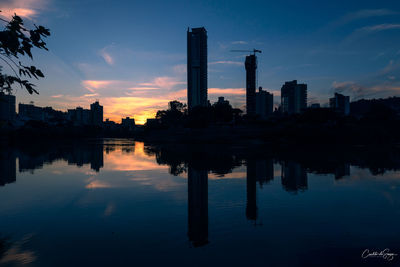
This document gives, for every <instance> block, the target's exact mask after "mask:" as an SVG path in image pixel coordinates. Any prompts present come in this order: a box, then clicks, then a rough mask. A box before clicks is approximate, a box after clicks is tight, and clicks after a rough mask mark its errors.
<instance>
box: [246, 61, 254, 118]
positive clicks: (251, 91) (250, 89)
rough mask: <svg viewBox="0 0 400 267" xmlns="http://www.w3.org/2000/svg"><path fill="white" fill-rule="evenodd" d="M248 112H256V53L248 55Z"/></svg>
mask: <svg viewBox="0 0 400 267" xmlns="http://www.w3.org/2000/svg"><path fill="white" fill-rule="evenodd" d="M245 67H246V113H247V115H255V114H256V86H257V85H256V70H257V57H256V55H250V56H246V61H245Z"/></svg>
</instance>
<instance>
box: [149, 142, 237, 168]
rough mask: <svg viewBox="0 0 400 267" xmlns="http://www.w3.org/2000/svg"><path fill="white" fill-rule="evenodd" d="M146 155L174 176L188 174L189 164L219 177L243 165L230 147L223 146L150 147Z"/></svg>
mask: <svg viewBox="0 0 400 267" xmlns="http://www.w3.org/2000/svg"><path fill="white" fill-rule="evenodd" d="M145 153H146V154H147V155H150V156H155V158H156V161H157V163H158V164H160V165H168V166H169V167H170V173H171V174H173V175H179V174H181V173H183V172H187V171H188V170H187V169H188V164H190V165H191V166H193V168H196V169H204V170H206V171H211V172H213V173H215V174H217V175H224V174H227V173H230V172H232V170H233V169H234V168H235V167H238V166H240V165H241V164H242V162H241V161H242V160H241V159H239V158H238V157H237V155H235V154H234V153H232V152H231V151H230V150H229V147H221V146H198V145H171V146H148V147H145Z"/></svg>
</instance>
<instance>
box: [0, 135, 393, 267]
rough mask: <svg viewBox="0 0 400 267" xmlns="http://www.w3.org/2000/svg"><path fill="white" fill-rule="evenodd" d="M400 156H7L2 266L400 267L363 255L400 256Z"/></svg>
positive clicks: (130, 149)
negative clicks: (382, 253) (391, 254)
mask: <svg viewBox="0 0 400 267" xmlns="http://www.w3.org/2000/svg"><path fill="white" fill-rule="evenodd" d="M321 151H325V152H324V153H322V152H321ZM399 155H400V154H399V153H398V152H397V151H389V150H382V151H379V152H377V151H375V150H372V151H371V150H368V149H365V148H363V149H361V148H359V149H355V150H351V151H347V150H341V149H337V150H335V151H329V150H328V151H326V149H325V150H324V149H321V150H316V151H309V150H308V149H307V148H299V149H292V148H286V149H276V148H273V149H272V148H271V149H270V148H268V147H264V146H259V145H253V146H251V147H245V146H222V145H209V146H206V145H170V146H151V145H145V144H143V143H140V142H133V141H130V140H121V139H108V140H97V141H91V142H84V143H83V142H80V143H60V144H52V145H43V144H33V145H30V146H26V145H21V146H15V147H9V146H3V147H2V148H1V152H0V170H1V174H0V185H1V186H0V265H2V266H3V265H4V266H22V265H23V266H344V265H350V266H356V265H365V264H367V265H380V266H386V265H388V266H390V265H396V264H397V265H398V264H399V263H400V261H399V259H400V256H399V255H394V256H393V259H392V260H391V259H390V258H387V257H386V258H382V257H372V256H369V257H366V258H364V259H363V257H362V253H363V252H364V251H365V250H366V249H368V250H369V251H370V253H372V252H373V251H377V252H381V251H382V250H384V249H389V250H390V253H395V254H400V227H399V226H400V172H399V171H398V170H399V169H400V156H399ZM366 255H367V254H364V256H366Z"/></svg>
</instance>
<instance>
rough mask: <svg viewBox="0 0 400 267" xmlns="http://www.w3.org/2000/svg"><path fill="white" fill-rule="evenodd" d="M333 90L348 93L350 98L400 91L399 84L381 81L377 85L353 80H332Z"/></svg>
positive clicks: (385, 94) (388, 94) (356, 98)
mask: <svg viewBox="0 0 400 267" xmlns="http://www.w3.org/2000/svg"><path fill="white" fill-rule="evenodd" d="M332 90H333V91H334V92H338V93H343V94H347V95H350V97H351V98H352V100H358V99H363V98H373V97H389V96H393V95H398V94H399V93H400V85H396V84H390V83H383V84H379V85H370V86H369V85H362V84H359V83H357V82H353V81H345V82H336V81H335V82H333V84H332Z"/></svg>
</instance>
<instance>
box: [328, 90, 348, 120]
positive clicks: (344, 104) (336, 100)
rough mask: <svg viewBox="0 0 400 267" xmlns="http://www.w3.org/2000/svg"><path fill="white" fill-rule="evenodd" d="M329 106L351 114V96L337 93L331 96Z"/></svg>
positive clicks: (344, 113) (337, 110)
mask: <svg viewBox="0 0 400 267" xmlns="http://www.w3.org/2000/svg"><path fill="white" fill-rule="evenodd" d="M329 106H330V107H331V108H332V109H334V110H335V111H336V112H338V113H340V114H342V115H345V116H347V115H349V114H350V97H349V96H344V95H342V94H338V93H335V96H334V97H332V98H329Z"/></svg>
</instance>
